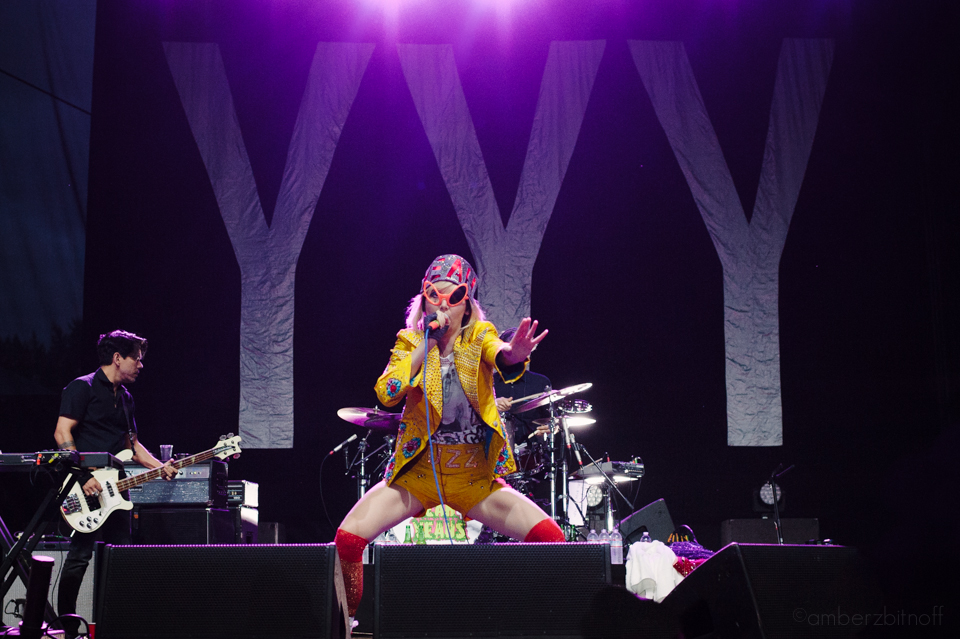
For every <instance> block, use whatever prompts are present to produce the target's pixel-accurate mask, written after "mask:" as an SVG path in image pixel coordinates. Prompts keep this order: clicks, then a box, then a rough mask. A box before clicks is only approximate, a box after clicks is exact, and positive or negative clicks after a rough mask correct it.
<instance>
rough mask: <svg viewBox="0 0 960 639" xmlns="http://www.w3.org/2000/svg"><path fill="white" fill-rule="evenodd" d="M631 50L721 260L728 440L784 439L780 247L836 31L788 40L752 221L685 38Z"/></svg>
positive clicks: (773, 442) (637, 44) (771, 442)
mask: <svg viewBox="0 0 960 639" xmlns="http://www.w3.org/2000/svg"><path fill="white" fill-rule="evenodd" d="M630 49H631V51H632V52H633V59H634V62H635V63H636V65H637V70H638V71H639V72H640V77H641V78H642V80H643V85H644V86H645V87H646V89H647V93H648V94H649V95H650V100H651V101H652V102H653V107H654V109H655V111H656V113H657V118H658V119H659V120H660V124H661V125H663V129H664V131H665V132H666V134H667V139H668V140H669V141H670V146H671V147H672V148H673V152H674V155H675V156H676V158H677V161H678V162H679V163H680V168H681V170H682V171H683V174H684V176H685V177H686V179H687V185H688V186H689V187H690V191H691V192H692V193H693V198H694V200H695V201H696V203H697V207H698V208H699V209H700V215H701V216H702V217H703V221H704V222H705V223H706V225H707V230H708V231H709V232H710V238H711V239H712V240H713V245H714V247H715V248H716V249H717V254H718V255H719V256H720V263H721V264H722V265H723V306H724V310H723V325H724V340H725V350H726V361H727V365H726V379H727V444H728V445H730V446H780V445H782V444H783V409H782V405H781V402H780V320H779V314H778V304H779V301H778V296H779V291H778V286H779V268H780V256H781V254H782V252H783V245H784V242H786V239H787V231H788V230H789V228H790V219H791V217H792V216H793V210H794V207H795V206H796V204H797V197H798V195H799V193H800V185H801V184H802V183H803V176H804V173H805V172H806V169H807V160H808V159H809V158H810V149H811V147H812V146H813V137H814V134H815V133H816V130H817V121H818V120H819V118H820V105H821V104H822V103H823V94H824V91H825V90H826V86H827V77H828V76H829V75H830V65H831V63H832V61H833V41H831V40H785V41H784V42H783V47H782V48H781V51H780V61H779V64H778V66H777V79H776V84H775V85H774V89H773V103H772V104H771V106H770V124H769V128H768V129H767V140H766V145H765V149H764V154H763V166H762V168H761V172H760V185H759V187H758V191H757V199H756V203H755V205H754V208H753V216H752V217H751V218H750V222H747V218H746V216H745V215H744V212H743V206H742V205H741V204H740V198H739V197H738V196H737V191H736V188H735V187H734V184H733V179H732V178H731V176H730V170H729V169H728V168H727V163H726V160H725V159H724V157H723V151H722V150H721V149H720V143H719V141H718V140H717V136H716V133H714V130H713V126H712V125H711V124H710V117H709V116H708V115H707V110H706V107H705V106H704V104H703V99H702V98H701V96H700V90H699V89H698V88H697V82H696V80H695V79H694V77H693V71H692V69H691V68H690V61H689V60H688V59H687V54H686V51H685V50H684V48H683V44H682V43H680V42H641V41H633V42H630Z"/></svg>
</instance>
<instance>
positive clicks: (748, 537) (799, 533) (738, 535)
mask: <svg viewBox="0 0 960 639" xmlns="http://www.w3.org/2000/svg"><path fill="white" fill-rule="evenodd" d="M780 525H781V527H782V528H783V543H785V544H805V543H807V542H808V541H810V540H811V539H819V538H820V520H818V519H797V518H793V519H781V520H780ZM734 542H739V543H741V544H775V543H777V527H776V526H775V525H774V523H773V520H772V519H760V518H757V519H727V520H726V521H724V522H721V524H720V544H721V545H722V546H726V545H727V544H732V543H734Z"/></svg>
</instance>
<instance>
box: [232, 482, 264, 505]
mask: <svg viewBox="0 0 960 639" xmlns="http://www.w3.org/2000/svg"><path fill="white" fill-rule="evenodd" d="M227 505H228V506H230V507H231V508H233V507H234V506H246V507H248V508H259V507H260V486H259V485H258V484H255V483H254V482H252V481H246V480H245V479H237V480H234V481H228V482H227Z"/></svg>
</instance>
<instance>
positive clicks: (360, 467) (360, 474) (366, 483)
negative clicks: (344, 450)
mask: <svg viewBox="0 0 960 639" xmlns="http://www.w3.org/2000/svg"><path fill="white" fill-rule="evenodd" d="M372 432H373V430H372V429H370V430H368V431H367V434H366V435H365V436H364V437H363V439H361V440H360V443H359V444H357V453H356V455H355V456H354V458H353V461H352V462H350V467H349V468H347V473H346V474H347V475H349V474H350V471H351V470H352V469H353V468H354V467H356V468H357V495H358V498H362V497H363V496H364V495H365V494H366V492H367V490H369V487H370V474H371V473H368V472H367V462H368V461H370V460H371V459H373V457H374V456H375V455H377V454H379V453H380V451H382V450H383V449H385V448H392V447H393V443H394V438H393V437H390V436H386V437H384V438H383V439H384V443H382V444H380V445H379V446H378V447H376V448H374V449H373V450H372V451H370V453H367V448H369V447H370V444H369V443H368V442H367V438H368V437H370V434H371V433H372ZM382 467H383V464H382V463H381V464H378V465H377V468H376V469H374V472H375V471H376V470H379V469H380V468H382Z"/></svg>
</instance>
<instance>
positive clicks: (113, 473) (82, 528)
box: [60, 433, 240, 533]
mask: <svg viewBox="0 0 960 639" xmlns="http://www.w3.org/2000/svg"><path fill="white" fill-rule="evenodd" d="M231 456H232V457H239V456H240V436H239V435H236V436H233V435H232V433H231V435H226V436H223V437H221V438H220V441H219V442H218V443H217V445H216V446H214V447H213V448H211V449H210V450H205V451H203V452H202V453H197V454H196V455H190V456H189V457H184V458H183V459H178V460H176V461H175V462H172V465H173V467H174V468H176V469H177V470H180V469H181V468H186V467H187V466H192V465H193V464H196V463H197V462H202V461H206V460H208V459H213V458H214V457H216V458H218V459H226V458H227V457H231ZM132 458H133V451H132V450H130V449H129V448H128V449H127V450H124V451H122V452H121V453H120V454H119V455H117V459H119V460H120V461H128V460H130V459H132ZM91 474H92V475H93V476H94V478H96V480H97V481H98V482H100V485H101V486H102V487H103V490H101V491H100V493H99V494H98V495H85V494H84V493H83V486H81V485H80V482H77V483H75V484H74V485H73V487H72V488H71V489H70V492H69V493H68V494H67V497H66V499H64V500H63V504H62V505H61V506H60V514H61V515H63V519H64V521H66V522H67V523H68V524H69V525H70V527H71V528H73V529H74V530H76V531H78V532H82V533H89V532H93V531H95V530H97V529H98V528H100V526H102V525H103V523H104V522H105V521H106V520H107V517H109V516H110V513H112V512H113V511H115V510H131V509H132V508H133V503H131V502H130V501H129V500H128V499H126V498H124V496H123V492H124V491H126V490H129V489H130V488H133V487H134V486H139V485H140V484H143V483H145V482H148V481H151V480H153V479H159V478H160V476H161V475H162V472H161V469H160V468H154V469H153V470H148V471H147V472H145V473H140V474H139V475H134V476H133V477H125V478H124V479H119V477H120V471H119V470H117V469H116V468H98V469H97V470H93V471H91ZM67 481H71V478H68V479H67Z"/></svg>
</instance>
